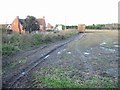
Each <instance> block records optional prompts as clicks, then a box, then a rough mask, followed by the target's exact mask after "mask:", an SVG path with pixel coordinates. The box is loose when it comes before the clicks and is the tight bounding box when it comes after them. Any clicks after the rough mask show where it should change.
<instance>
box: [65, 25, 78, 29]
mask: <svg viewBox="0 0 120 90" xmlns="http://www.w3.org/2000/svg"><path fill="white" fill-rule="evenodd" d="M66 29H78V26H73V25H72V26H66Z"/></svg>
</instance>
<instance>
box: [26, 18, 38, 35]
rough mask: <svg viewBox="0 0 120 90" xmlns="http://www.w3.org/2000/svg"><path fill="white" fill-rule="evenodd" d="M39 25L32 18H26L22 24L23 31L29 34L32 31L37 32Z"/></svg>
mask: <svg viewBox="0 0 120 90" xmlns="http://www.w3.org/2000/svg"><path fill="white" fill-rule="evenodd" d="M39 28H40V27H39V25H38V22H37V20H36V18H35V17H34V16H27V17H26V19H25V23H24V29H25V30H26V31H29V33H31V32H32V31H36V30H39Z"/></svg>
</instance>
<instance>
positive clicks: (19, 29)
mask: <svg viewBox="0 0 120 90" xmlns="http://www.w3.org/2000/svg"><path fill="white" fill-rule="evenodd" d="M11 29H12V30H13V32H18V33H22V32H24V31H23V26H22V25H21V24H20V23H19V17H18V16H17V17H16V18H15V19H14V21H13V22H12V24H11Z"/></svg>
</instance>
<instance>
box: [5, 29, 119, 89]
mask: <svg viewBox="0 0 120 90" xmlns="http://www.w3.org/2000/svg"><path fill="white" fill-rule="evenodd" d="M69 40H70V42H69V43H67V44H65V45H62V46H61V47H59V48H56V49H54V48H55V47H56V46H57V45H59V44H61V43H64V42H67V41H69ZM118 47H120V46H119V45H118V31H117V30H109V31H108V30H86V32H85V33H84V34H78V35H76V36H74V37H71V38H69V39H67V40H64V41H60V42H56V43H53V44H49V45H48V46H45V47H44V46H43V47H39V48H37V49H34V50H30V51H26V52H25V53H21V54H18V55H15V56H13V57H11V58H9V59H8V58H7V59H8V60H10V61H11V63H9V64H8V67H3V87H4V88H6V87H15V88H18V87H19V88H36V87H37V88H43V87H47V88H48V87H49V88H56V87H57V88H66V87H68V88H74V87H75V88H76V87H77V88H114V87H117V83H118V60H119V57H118ZM53 49H54V50H53ZM51 50H53V51H52V52H51V53H48V52H49V51H51ZM46 53H48V54H47V55H46V56H45V57H44V61H42V62H41V63H40V64H38V65H37V66H35V68H33V69H32V70H31V71H29V72H27V73H26V74H25V72H24V68H26V67H27V66H29V67H30V66H32V65H33V64H30V63H32V62H34V61H37V62H39V61H40V60H41V59H40V57H42V56H43V55H45V54H46ZM6 65H7V64H6ZM20 73H22V74H23V75H24V76H23V77H21V78H20V79H18V80H17V81H16V82H14V85H12V84H11V83H13V82H12V81H14V79H15V78H17V75H18V76H19V74H20ZM11 85H12V86H11Z"/></svg>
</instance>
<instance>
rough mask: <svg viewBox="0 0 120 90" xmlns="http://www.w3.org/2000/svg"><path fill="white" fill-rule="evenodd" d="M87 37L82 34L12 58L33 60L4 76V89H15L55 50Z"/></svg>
mask: <svg viewBox="0 0 120 90" xmlns="http://www.w3.org/2000/svg"><path fill="white" fill-rule="evenodd" d="M85 35H86V34H85V33H80V34H78V35H76V36H74V37H71V38H69V39H67V40H64V41H61V42H58V43H54V44H50V45H48V46H46V45H45V46H43V47H40V48H37V49H35V50H31V51H28V52H25V53H22V54H19V55H18V56H17V55H16V56H15V57H12V58H10V59H16V58H18V57H20V56H24V57H27V58H28V59H31V60H29V61H28V62H26V63H25V64H23V65H22V66H19V67H18V68H17V69H15V70H12V71H8V72H7V73H6V74H5V75H3V88H14V85H15V84H16V83H17V82H18V81H20V80H21V79H22V78H23V77H24V76H25V75H26V74H28V73H29V72H30V71H31V70H33V69H34V68H35V67H36V66H37V65H40V64H41V63H42V62H44V61H45V60H46V59H47V58H48V57H49V55H50V54H52V53H53V52H54V51H55V50H57V49H59V48H60V47H62V46H65V45H66V44H68V43H71V42H72V41H74V40H79V39H81V38H82V37H83V36H85ZM34 57H36V58H34Z"/></svg>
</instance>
